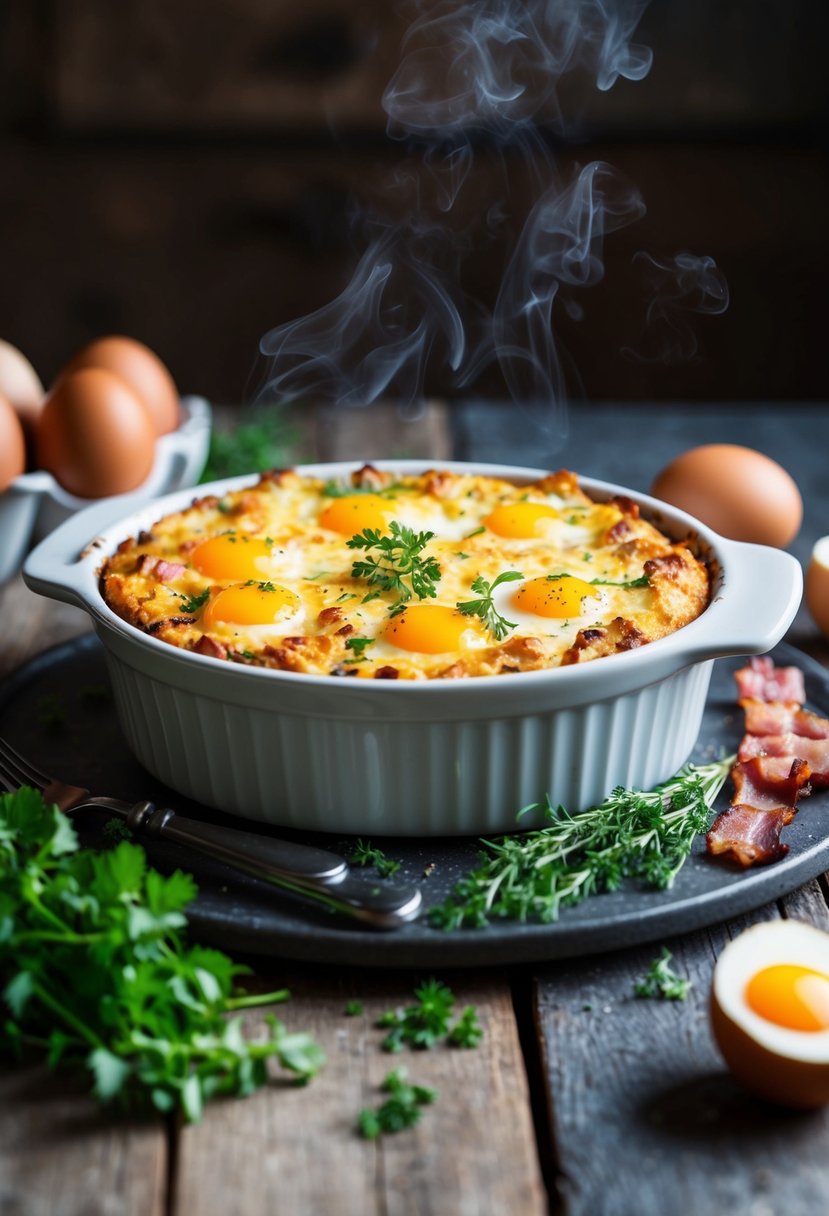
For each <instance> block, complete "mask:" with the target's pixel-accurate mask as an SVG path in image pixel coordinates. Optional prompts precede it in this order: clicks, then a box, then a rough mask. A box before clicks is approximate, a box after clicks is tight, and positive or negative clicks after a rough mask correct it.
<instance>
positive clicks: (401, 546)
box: [346, 519, 441, 616]
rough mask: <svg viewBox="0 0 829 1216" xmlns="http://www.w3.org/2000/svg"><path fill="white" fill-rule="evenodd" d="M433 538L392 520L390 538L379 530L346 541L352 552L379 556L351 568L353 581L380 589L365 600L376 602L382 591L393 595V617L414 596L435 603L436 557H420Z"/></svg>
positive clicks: (438, 577) (360, 534) (431, 535)
mask: <svg viewBox="0 0 829 1216" xmlns="http://www.w3.org/2000/svg"><path fill="white" fill-rule="evenodd" d="M434 535H435V534H434V532H414V531H413V530H412V529H411V528H409V527H407V526H406V525H405V524H399V523H398V522H397V520H396V519H393V520H392V521H391V523H390V524H389V531H388V533H387V534H385V533H383V534H381V533H380V532H379V531H378V530H377V529H376V528H364V529H363V531H362V532H358V533H357V534H356V535H355V536H352V537H351V538H350V539H349V540H348V541H346V544H347V545H348V547H349V549H366V550H369V549H376V550H377V551H378V553H379V555H380V556H379V557H374V556H373V555H369V556H368V557H367V558H365V560H359V559H358V560H357V561H355V562H354V564H353V565H352V567H351V575H352V578H364V579H365V580H366V581H367V582H368V584H369V586H370V587H373V588H377V590H376V591H375V592H373V593H371V594H369V595H367V596H365V597H364V602H365V600H369V599H375V598H376V596H377V595H379V594H380V592H381V591H392V592H394V593H395V594H396V596H397V599H396V600H395V602H394V603H393V604H392V606H391V615H392V616H396V615H397V613H398V612H402V611H403V608H404V607H405V605H406V604H407V603H408V602H409V600H410V599H412V597H413V596H417V598H418V599H420V600H424V599H429V598H431V599H434V597H435V595H436V589H435V584H436V583H437V582H438V581H439V579H440V573H441V572H440V566H439V565H438V562H437V559H436V558H435V557H422V556H421V554H422V552H423V550H424V549H425V548H426V545H427V544H428V543H429V541H430V540H431V539H432V537H433V536H434Z"/></svg>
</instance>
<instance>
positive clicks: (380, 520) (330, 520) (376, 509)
mask: <svg viewBox="0 0 829 1216" xmlns="http://www.w3.org/2000/svg"><path fill="white" fill-rule="evenodd" d="M393 518H394V511H393V509H392V504H391V503H390V502H389V501H388V500H387V499H385V498H381V497H380V495H379V494H344V495H343V496H342V497H341V498H335V499H334V500H333V501H332V502H331V503H330V504H329V505H328V506H327V507H326V508H325V510H324V511H323V513H322V515H320V524H321V525H322V527H323V528H329V529H330V530H331V531H332V532H341V533H342V534H343V535H344V536H354V535H355V534H356V533H357V532H362V531H363V529H364V528H376V529H380V530H382V529H385V528H386V527H388V524H389V521H390V520H391V519H393Z"/></svg>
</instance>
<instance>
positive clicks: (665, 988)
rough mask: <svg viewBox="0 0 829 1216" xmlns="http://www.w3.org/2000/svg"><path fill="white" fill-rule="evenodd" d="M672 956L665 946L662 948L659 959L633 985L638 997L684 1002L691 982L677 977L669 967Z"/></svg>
mask: <svg viewBox="0 0 829 1216" xmlns="http://www.w3.org/2000/svg"><path fill="white" fill-rule="evenodd" d="M672 958H673V955H672V954H671V952H670V950H669V949H668V948H667V946H663V947H662V953H661V955H660V956H659V958H655V959H654V960H653V962H652V963H651V965H650V967H649V968H648V970H647V972H646V973H645V975H644V976H643V977H642V978H641V979H640V980H638V981H637V983H636V984H635V985H634V989H633V991H634V993H635V994H636V996H639V997H656V998H658V999H659V998H661V999H662V1000H664V1001H684V1000H685V998H686V996H687V995H688V990H689V989H690V987H691V981H690V980H686V979H683V978H682V976H680V975H677V973H676V972H675V971H674V969H673V968H672V967H671V959H672Z"/></svg>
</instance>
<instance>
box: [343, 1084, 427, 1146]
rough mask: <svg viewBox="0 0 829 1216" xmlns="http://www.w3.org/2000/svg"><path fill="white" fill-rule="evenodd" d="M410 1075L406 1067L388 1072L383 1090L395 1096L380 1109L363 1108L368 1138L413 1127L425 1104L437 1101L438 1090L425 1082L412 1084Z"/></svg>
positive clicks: (362, 1129) (361, 1120) (363, 1129)
mask: <svg viewBox="0 0 829 1216" xmlns="http://www.w3.org/2000/svg"><path fill="white" fill-rule="evenodd" d="M407 1075H408V1074H407V1072H406V1069H405V1068H395V1069H393V1070H392V1071H391V1072H390V1073H387V1074H386V1077H385V1080H384V1081H383V1089H384V1090H385V1091H386V1093H388V1094H390V1095H391V1096H390V1097H389V1098H387V1100H386V1101H385V1102H384V1103H383V1104H382V1106H379V1107H378V1108H377V1110H362V1111H360V1117H359V1128H360V1133H361V1135H363V1136H364V1137H365V1138H366V1139H367V1140H376V1139H377V1137H378V1136H381V1135H384V1134H387V1133H389V1132H401V1131H403V1130H404V1129H405V1128H407V1127H413V1126H414V1124H415V1123H418V1122H419V1120H420V1115H421V1110H420V1108H421V1106H428V1105H429V1104H430V1103H432V1102H434V1100H435V1098H436V1097H437V1091H436V1090H434V1089H427V1088H426V1086H424V1085H409V1083H408V1081H407V1079H406V1078H407Z"/></svg>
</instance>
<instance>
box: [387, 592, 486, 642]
mask: <svg viewBox="0 0 829 1216" xmlns="http://www.w3.org/2000/svg"><path fill="white" fill-rule="evenodd" d="M470 630H472V631H473V632H477V630H476V627H475V622H474V619H473V618H471V617H469V616H467V615H466V614H465V613H463V612H459V611H458V610H457V609H456V608H450V607H449V606H448V605H446V604H410V605H409V606H408V607H407V608H404V609H403V611H402V612H400V613H398V615H397V616H393V617H392V618H391V620H390V621H389V623H388V625H386V627H385V629H384V630H383V639H384V641H386V642H390V643H391V644H392V646H397V647H398V648H399V649H401V650H411V651H414V652H416V653H417V654H447V653H448V652H449V651H453V650H460V649H461V648H462V646H463V637H464V634H466V633H468V632H469V631H470Z"/></svg>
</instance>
